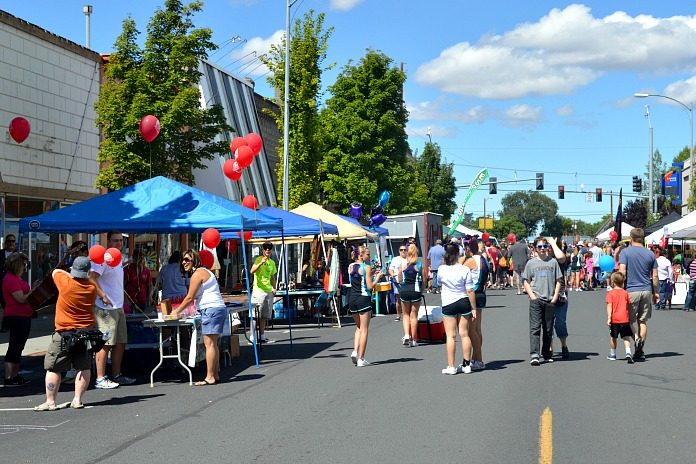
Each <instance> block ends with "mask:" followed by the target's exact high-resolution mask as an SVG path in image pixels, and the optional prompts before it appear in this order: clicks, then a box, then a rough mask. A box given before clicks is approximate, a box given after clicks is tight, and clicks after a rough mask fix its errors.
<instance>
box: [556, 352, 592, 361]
mask: <svg viewBox="0 0 696 464" xmlns="http://www.w3.org/2000/svg"><path fill="white" fill-rule="evenodd" d="M597 356H599V353H590V352H585V351H571V352H570V353H568V359H562V360H561V361H589V359H590V358H594V357H597Z"/></svg>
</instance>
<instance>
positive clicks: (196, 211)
mask: <svg viewBox="0 0 696 464" xmlns="http://www.w3.org/2000/svg"><path fill="white" fill-rule="evenodd" d="M209 227H214V228H216V229H218V230H219V231H220V232H224V231H229V232H237V231H242V230H253V231H256V233H261V231H263V232H270V231H275V233H276V235H278V234H280V232H281V231H282V229H283V220H282V219H280V218H278V217H270V216H266V215H265V214H263V213H260V212H256V211H253V210H250V209H249V208H245V207H244V206H242V205H239V204H237V203H234V202H231V201H229V200H225V199H224V198H220V197H218V196H215V195H213V194H210V193H208V192H204V191H202V190H199V189H197V188H194V187H189V186H188V185H184V184H181V183H179V182H176V181H174V180H171V179H167V178H165V177H155V178H152V179H148V180H145V181H143V182H139V183H137V184H134V185H131V186H129V187H124V188H122V189H120V190H117V191H115V192H110V193H107V194H106V195H101V196H98V197H95V198H92V199H89V200H85V201H83V202H80V203H77V204H75V205H71V206H67V207H65V208H61V209H58V210H55V211H49V212H48V213H44V214H41V215H38V216H32V217H27V218H23V219H21V220H20V221H19V231H20V232H60V233H79V232H85V233H101V232H107V231H109V230H112V229H118V230H121V231H124V232H135V233H138V232H141V233H145V232H149V233H172V232H200V231H203V230H205V229H207V228H209Z"/></svg>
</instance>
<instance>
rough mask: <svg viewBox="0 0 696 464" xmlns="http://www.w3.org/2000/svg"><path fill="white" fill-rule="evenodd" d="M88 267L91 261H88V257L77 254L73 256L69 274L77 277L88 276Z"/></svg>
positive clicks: (83, 277) (84, 277)
mask: <svg viewBox="0 0 696 464" xmlns="http://www.w3.org/2000/svg"><path fill="white" fill-rule="evenodd" d="M90 267H91V263H90V262H89V258H87V257H86V256H78V257H77V258H75V261H73V264H72V267H71V268H70V275H71V276H73V277H76V278H78V279H86V278H87V277H88V276H89V269H90Z"/></svg>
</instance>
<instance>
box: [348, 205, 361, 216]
mask: <svg viewBox="0 0 696 464" xmlns="http://www.w3.org/2000/svg"><path fill="white" fill-rule="evenodd" d="M348 214H350V217H352V218H353V219H359V218H360V216H362V214H363V212H362V205H359V204H357V203H352V204H351V205H350V209H349V210H348Z"/></svg>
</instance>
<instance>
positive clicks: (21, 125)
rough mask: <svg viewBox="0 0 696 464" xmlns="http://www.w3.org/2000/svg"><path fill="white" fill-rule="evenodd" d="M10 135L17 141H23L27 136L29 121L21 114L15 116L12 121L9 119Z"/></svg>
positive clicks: (29, 129)
mask: <svg viewBox="0 0 696 464" xmlns="http://www.w3.org/2000/svg"><path fill="white" fill-rule="evenodd" d="M9 130H10V136H11V137H12V138H13V139H14V141H15V142H17V143H22V142H24V141H25V140H26V139H27V137H29V132H30V131H31V125H30V124H29V121H27V120H26V119H25V118H23V117H21V116H17V117H16V118H14V119H13V120H12V121H10V128H9Z"/></svg>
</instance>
